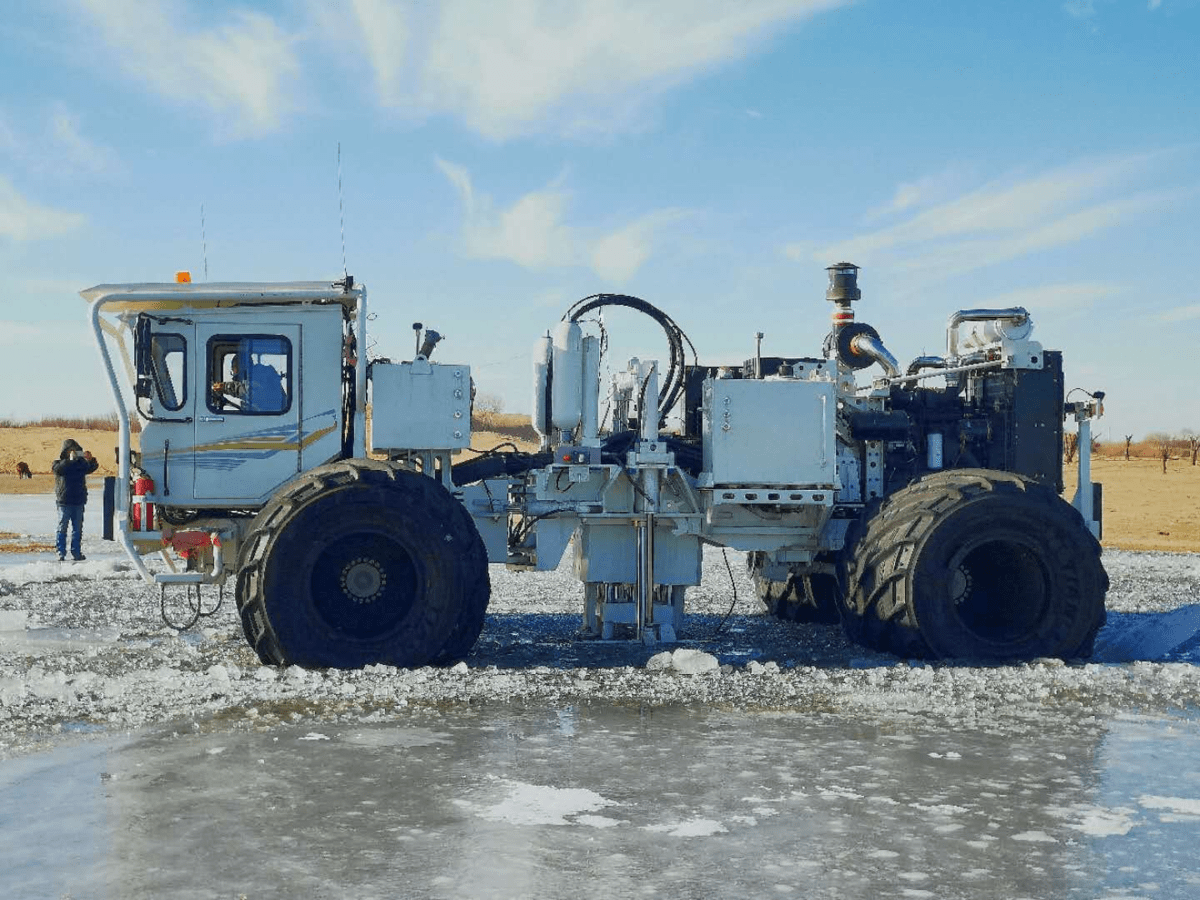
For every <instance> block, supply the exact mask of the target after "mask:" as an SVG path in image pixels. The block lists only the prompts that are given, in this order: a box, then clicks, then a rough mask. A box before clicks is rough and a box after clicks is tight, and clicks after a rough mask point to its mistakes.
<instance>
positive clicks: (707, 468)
mask: <svg viewBox="0 0 1200 900" xmlns="http://www.w3.org/2000/svg"><path fill="white" fill-rule="evenodd" d="M828 272H829V289H828V291H827V293H826V299H828V300H829V301H830V302H831V303H832V321H831V327H830V330H829V333H828V335H827V336H826V337H825V340H824V345H823V349H822V350H821V352H820V354H819V355H816V356H800V355H797V356H787V357H776V356H762V355H761V352H759V351H758V350H756V352H755V355H754V357H753V358H751V359H748V360H746V362H745V363H744V364H742V365H736V366H706V365H703V364H701V363H699V362H698V360H697V358H696V354H695V350H694V348H691V343H690V341H689V340H688V339H687V337H686V336H685V335H684V333H683V331H682V330H681V329H680V328H679V326H678V325H677V324H676V323H675V322H674V320H672V319H671V317H670V316H668V315H667V314H666V313H664V312H662V311H661V310H660V309H658V308H657V307H655V306H652V305H651V304H649V303H647V302H646V301H644V300H640V299H638V298H636V297H630V296H626V295H615V294H599V295H595V296H592V297H588V298H585V299H584V300H581V301H580V302H578V303H576V304H575V305H574V306H573V307H571V309H569V310H568V311H567V313H566V314H565V315H564V316H563V317H562V320H561V321H560V322H558V323H557V324H556V325H555V326H554V327H553V328H552V329H551V330H549V331H548V332H547V333H546V334H545V335H544V336H542V337H540V338H538V339H537V341H536V342H535V346H534V354H533V416H532V418H533V424H534V427H535V428H536V430H537V432H538V434H539V435H540V436H541V447H540V450H539V451H538V452H530V453H521V452H486V453H483V454H467V453H463V452H461V451H466V450H467V449H468V448H469V446H470V443H471V414H472V402H473V394H474V390H473V385H472V379H471V370H470V367H469V366H467V365H460V364H448V363H442V362H434V361H432V359H431V357H432V356H433V354H434V351H435V348H436V347H437V344H438V342H439V341H440V335H438V334H437V332H434V331H432V330H424V331H423V330H422V329H421V326H419V325H418V326H415V327H416V329H417V340H416V342H415V346H414V352H413V355H412V358H411V359H406V360H401V361H395V362H394V361H391V360H388V359H372V360H368V359H367V358H366V354H365V353H363V352H360V351H361V350H362V349H363V348H365V347H367V340H366V338H367V333H366V332H367V322H368V316H367V291H366V288H365V287H364V286H363V285H361V284H358V283H356V282H355V281H354V279H353V278H351V277H349V276H347V277H345V278H343V279H342V280H340V281H336V282H332V283H327V282H305V283H270V284H261V283H254V284H251V283H222V284H217V283H212V284H209V283H204V284H197V283H191V282H190V281H189V280H186V279H185V278H183V277H182V275H183V273H181V277H180V278H179V280H178V281H177V282H176V283H166V284H123V285H99V286H97V287H93V288H90V289H88V290H85V291H83V292H82V294H83V296H84V297H85V298H86V299H87V300H88V301H90V303H91V318H92V324H93V329H94V332H95V336H96V340H97V343H98V345H99V347H100V351H101V356H102V358H103V361H104V365H105V368H106V371H107V374H108V378H109V381H110V383H111V387H112V392H113V396H114V398H115V400H116V407H117V413H118V416H119V418H120V446H119V450H118V459H119V465H120V471H119V475H118V476H117V477H116V478H115V479H114V483H113V490H112V491H111V507H112V511H113V516H112V520H114V521H110V524H111V525H115V528H114V529H113V530H114V533H115V534H116V536H117V538H118V539H119V540H120V541H121V542H122V543H123V545H124V547H125V549H126V551H127V552H128V555H129V557H130V559H131V560H132V561H133V563H134V565H135V566H136V567H137V569H138V571H139V572H140V573H141V575H142V576H143V577H144V578H145V579H146V580H147V581H149V582H152V583H156V584H159V585H161V586H162V589H163V591H164V592H165V591H166V589H167V588H168V587H170V586H181V585H182V586H184V587H186V588H187V591H188V596H189V599H191V598H192V591H193V590H195V599H194V602H193V608H194V609H195V610H196V611H197V612H199V611H200V610H201V601H200V599H199V598H200V590H201V586H203V585H214V586H217V588H218V589H219V590H223V589H224V587H225V586H226V585H228V584H230V583H231V582H232V583H233V585H234V586H235V587H234V590H235V593H236V599H237V606H238V610H239V613H240V616H241V621H242V625H243V628H244V631H245V634H246V638H247V640H248V641H249V642H250V644H251V645H252V646H253V647H254V649H255V650H256V651H257V653H258V655H259V657H260V658H261V659H262V660H263V661H264V662H265V663H269V664H275V665H290V664H296V665H301V666H308V667H357V666H362V665H367V664H372V663H384V664H389V665H394V666H403V667H412V666H419V665H425V664H430V663H433V664H440V663H446V662H449V661H453V660H456V659H460V658H462V657H463V656H465V655H466V654H467V653H469V651H470V650H471V647H472V646H473V644H474V643H475V641H476V639H477V638H478V636H479V634H480V631H481V629H482V627H483V623H484V616H485V611H486V608H487V604H488V597H489V591H490V586H489V577H488V566H489V563H498V564H499V563H502V564H505V565H507V566H509V567H514V568H520V569H530V570H547V569H553V568H556V567H557V566H559V564H560V563H561V562H562V560H563V556H564V554H565V553H567V552H568V549H569V550H570V552H571V554H572V560H573V565H574V571H575V573H576V575H577V576H578V578H579V579H580V580H581V581H582V582H583V583H584V609H583V629H582V630H583V632H584V633H585V635H591V636H594V637H596V638H598V639H624V640H639V641H643V642H655V641H658V642H664V643H669V642H672V641H676V640H678V639H679V638H680V637H681V636H683V634H684V631H685V629H686V621H685V618H684V600H685V594H686V589H687V588H688V586H690V585H695V584H697V583H699V580H700V572H701V556H702V552H703V548H704V546H705V545H706V544H709V545H716V546H721V547H727V548H733V549H736V550H740V551H746V558H747V562H748V565H749V567H750V571H751V575H752V577H753V580H754V583H755V585H756V587H757V590H758V593H759V595H760V597H761V599H762V601H763V602H764V603H765V605H766V606H767V608H768V610H769V611H770V613H772V614H774V615H775V616H778V617H779V618H781V619H788V620H812V621H840V622H842V624H843V625H844V627H845V630H846V632H847V633H848V634H849V635H850V637H852V638H853V639H854V640H856V641H859V642H861V643H862V644H864V645H866V646H868V647H871V648H874V649H878V650H883V651H890V652H893V653H895V654H898V655H901V656H904V657H923V658H946V657H963V658H971V659H976V660H1009V659H1028V658H1036V657H1046V656H1057V657H1063V658H1071V657H1082V656H1087V655H1089V654H1090V652H1091V648H1092V643H1093V639H1094V638H1095V635H1096V632H1097V630H1098V629H1099V628H1100V626H1101V625H1102V624H1103V622H1104V615H1105V613H1104V596H1105V592H1106V590H1107V587H1108V578H1107V575H1106V574H1105V571H1104V568H1103V566H1102V565H1101V562H1100V545H1099V542H1098V537H1099V533H1100V503H1099V494H1100V490H1099V489H1100V486H1099V485H1094V484H1092V482H1091V479H1090V472H1089V471H1088V468H1087V461H1088V458H1089V454H1088V453H1087V452H1086V449H1083V450H1081V452H1080V453H1079V460H1080V473H1079V475H1080V477H1079V479H1078V483H1079V489H1078V490H1077V492H1076V494H1075V498H1074V501H1073V503H1068V502H1066V501H1065V500H1064V499H1063V498H1062V497H1061V496H1060V495H1061V493H1062V490H1063V472H1062V459H1063V426H1064V419H1065V418H1067V417H1073V418H1074V419H1075V420H1076V421H1077V422H1078V423H1079V432H1080V440H1081V442H1082V443H1081V447H1082V448H1087V447H1089V446H1090V437H1089V431H1088V427H1089V420H1090V419H1091V418H1092V417H1093V416H1095V415H1097V414H1099V413H1100V412H1101V411H1102V407H1101V404H1100V401H1101V400H1102V399H1103V394H1102V393H1100V392H1095V393H1092V394H1086V397H1087V399H1086V400H1083V401H1081V402H1075V403H1070V404H1067V403H1065V402H1064V400H1065V398H1064V391H1063V374H1062V356H1061V353H1060V352H1058V351H1053V350H1045V349H1043V347H1042V346H1041V344H1039V343H1038V342H1036V341H1034V340H1033V339H1032V336H1031V335H1032V328H1033V322H1032V318H1031V316H1030V314H1029V313H1028V312H1027V311H1026V310H1025V309H1022V308H1007V309H965V310H960V311H958V312H955V313H954V314H953V315H952V316H951V317H950V319H949V322H948V325H947V328H946V350H945V354H944V355H941V356H919V357H917V358H916V359H914V360H913V361H912V363H910V364H909V365H908V366H906V367H903V368H902V367H901V366H900V364H899V363H897V361H896V359H895V358H894V357H893V355H892V354H891V352H889V350H888V349H887V347H886V346H885V344H884V342H883V340H882V339H881V337H880V335H879V333H878V332H877V331H876V330H875V329H874V328H872V327H871V326H870V325H867V324H865V323H863V322H859V321H856V320H855V314H854V309H853V304H854V303H855V302H856V301H858V300H859V299H860V291H859V288H858V280H857V277H858V268H857V267H856V266H854V265H853V264H850V263H839V264H837V265H835V266H831V267H830V268H829V270H828ZM612 306H619V307H626V308H630V309H633V310H636V311H639V312H641V313H644V314H646V315H648V316H650V317H651V318H653V319H654V320H655V321H656V322H657V323H658V324H659V325H660V326H661V327H662V328H663V331H664V332H665V335H666V339H667V344H668V347H669V351H668V354H667V361H666V365H665V366H662V365H660V363H659V362H658V361H650V360H644V359H632V360H630V361H629V362H628V364H627V365H625V366H624V368H622V369H620V371H618V372H616V374H615V375H613V376H612V378H611V384H610V385H606V386H604V389H603V390H602V385H601V377H600V372H601V350H602V343H601V340H600V339H599V338H598V337H597V336H595V335H592V334H588V333H587V332H589V331H593V330H595V326H594V324H593V322H594V316H591V317H590V316H589V314H591V313H593V312H595V311H597V310H601V309H603V308H604V307H612ZM760 337H761V335H760ZM688 349H691V350H692V358H691V361H690V362H689V360H688V358H687V351H688ZM868 369H873V371H872V372H865V370H868ZM119 373H123V374H124V375H125V381H126V383H125V384H124V385H123V384H122V382H121V379H120V377H119ZM860 373H863V374H862V376H861V377H862V380H863V381H866V380H867V378H868V377H869V376H873V377H870V380H869V383H863V384H860V383H859V380H860ZM602 397H603V404H604V407H605V409H604V411H603V412H602V410H601V404H602ZM130 401H132V402H130ZM127 404H128V405H131V406H132V408H133V410H134V411H135V412H134V413H133V414H136V415H137V416H138V417H139V418H140V420H141V421H140V424H141V430H140V441H139V448H138V450H137V451H136V452H133V451H132V450H131V447H130V420H129V415H130V413H129V412H127V409H128V406H127ZM668 423H678V424H677V426H675V427H671V428H668V427H667V426H668ZM456 456H459V457H460V461H458V462H457V464H456V463H455V457H456ZM151 554H161V555H162V558H163V560H164V561H165V565H154V566H149V565H147V562H146V559H145V557H147V556H149V555H151Z"/></svg>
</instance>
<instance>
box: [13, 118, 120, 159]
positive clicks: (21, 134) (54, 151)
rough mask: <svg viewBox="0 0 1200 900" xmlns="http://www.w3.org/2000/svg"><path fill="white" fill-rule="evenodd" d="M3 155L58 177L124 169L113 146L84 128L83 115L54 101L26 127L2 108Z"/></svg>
mask: <svg viewBox="0 0 1200 900" xmlns="http://www.w3.org/2000/svg"><path fill="white" fill-rule="evenodd" d="M0 154H3V155H5V156H7V157H9V159H11V160H13V161H14V162H15V163H16V164H17V165H19V166H21V167H22V168H24V169H27V170H29V171H34V172H40V173H53V174H54V175H56V176H62V175H75V174H80V173H83V174H88V175H96V174H100V173H103V172H113V171H116V170H118V169H119V168H120V162H119V160H118V157H117V154H116V153H115V152H114V151H113V149H112V148H111V147H107V146H105V145H103V144H100V143H97V142H96V141H93V140H92V139H91V138H89V137H88V136H87V135H86V134H85V133H84V131H83V127H82V120H81V118H80V117H79V116H78V115H77V114H75V113H74V112H72V111H71V110H70V109H68V108H67V107H66V106H65V105H64V104H62V103H55V104H52V105H51V106H50V107H49V108H48V109H47V110H46V111H45V113H44V116H43V117H42V118H41V121H40V122H33V123H30V127H27V129H25V130H22V129H18V128H16V127H14V124H13V122H12V117H11V116H10V115H8V114H6V113H5V112H4V111H2V110H0Z"/></svg>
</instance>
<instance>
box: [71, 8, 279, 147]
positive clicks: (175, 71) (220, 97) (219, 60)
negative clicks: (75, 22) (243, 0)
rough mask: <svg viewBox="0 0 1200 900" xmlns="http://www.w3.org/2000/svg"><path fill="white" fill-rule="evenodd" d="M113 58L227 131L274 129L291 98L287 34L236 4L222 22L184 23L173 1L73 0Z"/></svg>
mask: <svg viewBox="0 0 1200 900" xmlns="http://www.w3.org/2000/svg"><path fill="white" fill-rule="evenodd" d="M77 2H79V3H81V4H82V6H83V7H84V9H85V10H86V11H87V12H88V13H90V14H91V16H92V17H93V18H94V19H95V21H96V24H97V26H98V27H99V33H100V35H101V36H102V37H103V38H104V39H105V41H106V42H107V43H108V45H109V47H110V49H111V50H112V52H113V58H114V59H115V60H116V62H117V64H118V65H119V66H120V67H121V68H123V69H124V70H125V71H126V72H127V73H128V74H129V75H131V76H133V77H134V78H136V79H138V80H139V81H140V82H142V83H143V84H145V85H146V86H147V87H149V88H150V89H151V90H154V91H156V92H157V93H159V94H161V95H162V96H164V97H166V98H167V99H169V100H172V101H175V102H178V103H181V104H184V105H194V106H201V107H206V108H207V109H208V110H209V111H210V112H212V113H213V114H214V115H215V116H217V117H219V118H220V120H221V122H222V126H223V129H224V130H225V133H226V134H227V136H230V137H243V136H258V135H262V134H266V133H268V132H271V131H273V130H275V129H276V128H278V127H279V125H280V124H281V122H282V121H283V119H284V117H285V116H286V115H287V114H288V113H290V112H292V111H293V110H294V109H295V107H296V103H295V101H294V98H293V97H292V95H291V88H292V82H293V81H294V80H295V79H296V77H297V76H298V74H299V71H300V65H299V62H298V59H297V56H296V53H295V50H294V48H293V42H294V41H293V38H292V37H290V36H289V35H287V34H285V33H284V32H283V31H282V30H281V29H280V28H279V27H278V26H277V25H276V24H275V22H274V20H272V19H271V18H270V17H269V16H266V15H263V14H261V13H258V12H253V11H250V10H234V11H233V12H232V13H230V14H229V17H228V20H227V21H226V23H225V24H222V25H219V26H217V27H201V26H198V25H196V24H195V23H192V22H188V21H185V18H184V15H183V12H182V11H181V9H180V8H179V7H178V5H177V4H176V3H174V2H172V0H77Z"/></svg>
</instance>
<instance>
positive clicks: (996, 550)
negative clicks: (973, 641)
mask: <svg viewBox="0 0 1200 900" xmlns="http://www.w3.org/2000/svg"><path fill="white" fill-rule="evenodd" d="M948 568H949V574H950V577H949V578H948V579H947V584H946V594H947V599H948V600H949V601H950V603H951V604H952V606H953V608H954V611H955V613H956V615H957V616H958V619H959V621H960V622H962V624H963V627H964V628H966V629H967V631H969V632H971V634H973V635H974V636H975V637H977V638H979V639H981V640H983V641H986V642H988V643H993V644H1005V643H1012V642H1016V641H1021V640H1023V639H1025V638H1028V637H1031V636H1033V635H1034V634H1036V633H1037V631H1038V629H1039V627H1040V626H1041V624H1042V623H1043V622H1044V621H1045V619H1046V616H1047V613H1048V612H1049V609H1050V595H1051V581H1050V573H1049V572H1048V571H1047V569H1046V567H1045V565H1044V564H1043V562H1042V556H1041V554H1040V553H1038V552H1037V550H1036V548H1034V547H1032V546H1030V545H1029V544H1027V543H1026V542H1024V541H1022V540H1018V539H1015V538H997V539H992V540H986V541H977V542H974V543H972V544H970V545H968V546H967V547H964V548H962V549H960V550H959V551H958V552H957V553H956V554H955V555H954V557H953V558H952V559H951V560H950V564H949V567H948Z"/></svg>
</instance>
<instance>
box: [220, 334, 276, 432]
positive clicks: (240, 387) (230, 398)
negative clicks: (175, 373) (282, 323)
mask: <svg viewBox="0 0 1200 900" xmlns="http://www.w3.org/2000/svg"><path fill="white" fill-rule="evenodd" d="M206 355H207V359H208V366H207V368H208V384H209V392H208V408H209V409H211V410H212V411H213V412H220V413H225V414H229V413H233V414H237V415H258V416H264V415H265V416H274V415H279V414H281V413H285V412H287V411H288V410H289V409H290V408H291V405H292V342H291V341H289V340H288V339H287V338H285V337H282V336H280V335H265V334H219V335H215V336H213V337H212V338H210V339H209V341H208V347H207V354H206Z"/></svg>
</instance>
